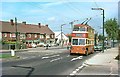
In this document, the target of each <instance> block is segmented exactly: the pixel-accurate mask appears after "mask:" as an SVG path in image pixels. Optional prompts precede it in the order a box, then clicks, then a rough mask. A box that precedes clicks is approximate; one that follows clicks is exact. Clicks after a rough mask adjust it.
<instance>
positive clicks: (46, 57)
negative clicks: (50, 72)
mask: <svg viewBox="0 0 120 77" xmlns="http://www.w3.org/2000/svg"><path fill="white" fill-rule="evenodd" d="M57 56H60V55H53V56H45V57H42V59H48V58H52V57H57Z"/></svg>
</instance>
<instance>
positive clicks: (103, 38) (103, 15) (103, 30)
mask: <svg viewBox="0 0 120 77" xmlns="http://www.w3.org/2000/svg"><path fill="white" fill-rule="evenodd" d="M102 10H103V52H104V9H102Z"/></svg>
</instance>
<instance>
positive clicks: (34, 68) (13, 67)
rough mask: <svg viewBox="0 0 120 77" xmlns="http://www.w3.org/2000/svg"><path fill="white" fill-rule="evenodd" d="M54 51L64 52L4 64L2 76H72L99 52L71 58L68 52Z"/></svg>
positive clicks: (38, 55)
mask: <svg viewBox="0 0 120 77" xmlns="http://www.w3.org/2000/svg"><path fill="white" fill-rule="evenodd" d="M50 51H53V50H50ZM54 51H59V52H60V51H62V52H61V53H54V52H52V53H53V54H48V53H47V54H46V53H45V54H42V55H41V53H37V52H36V53H37V54H36V55H34V56H36V57H32V58H29V57H28V58H24V59H21V60H15V61H8V62H3V63H2V74H3V75H25V76H27V77H30V76H31V75H70V74H71V73H72V72H74V70H75V69H76V68H78V67H80V66H82V64H83V62H84V61H85V60H87V59H89V58H90V57H92V56H94V55H95V54H97V52H95V53H94V54H90V55H88V56H84V55H72V56H71V55H69V52H68V51H67V50H60V49H58V50H57V49H56V50H54ZM34 53H35V52H34ZM22 54H23V53H22ZM24 55H25V53H24ZM27 55H28V54H27Z"/></svg>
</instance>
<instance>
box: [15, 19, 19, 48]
mask: <svg viewBox="0 0 120 77" xmlns="http://www.w3.org/2000/svg"><path fill="white" fill-rule="evenodd" d="M15 29H16V32H15V34H16V47H15V48H17V42H18V32H17V18H16V17H15Z"/></svg>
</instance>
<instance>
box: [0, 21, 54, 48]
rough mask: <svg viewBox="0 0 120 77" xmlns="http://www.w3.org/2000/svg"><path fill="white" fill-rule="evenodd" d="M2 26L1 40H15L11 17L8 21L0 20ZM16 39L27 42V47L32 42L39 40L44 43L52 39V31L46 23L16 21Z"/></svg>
mask: <svg viewBox="0 0 120 77" xmlns="http://www.w3.org/2000/svg"><path fill="white" fill-rule="evenodd" d="M0 26H2V31H1V34H2V41H16V26H15V25H14V21H13V20H12V19H11V20H10V22H6V21H0ZM17 34H18V36H17V40H18V41H20V42H23V43H25V44H27V46H28V47H30V45H31V44H32V43H35V44H38V43H40V42H44V43H46V41H49V42H50V43H52V42H53V41H54V32H53V31H52V30H51V29H50V28H49V27H48V25H45V26H44V25H41V24H40V23H38V25H35V24H26V22H22V23H17Z"/></svg>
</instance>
